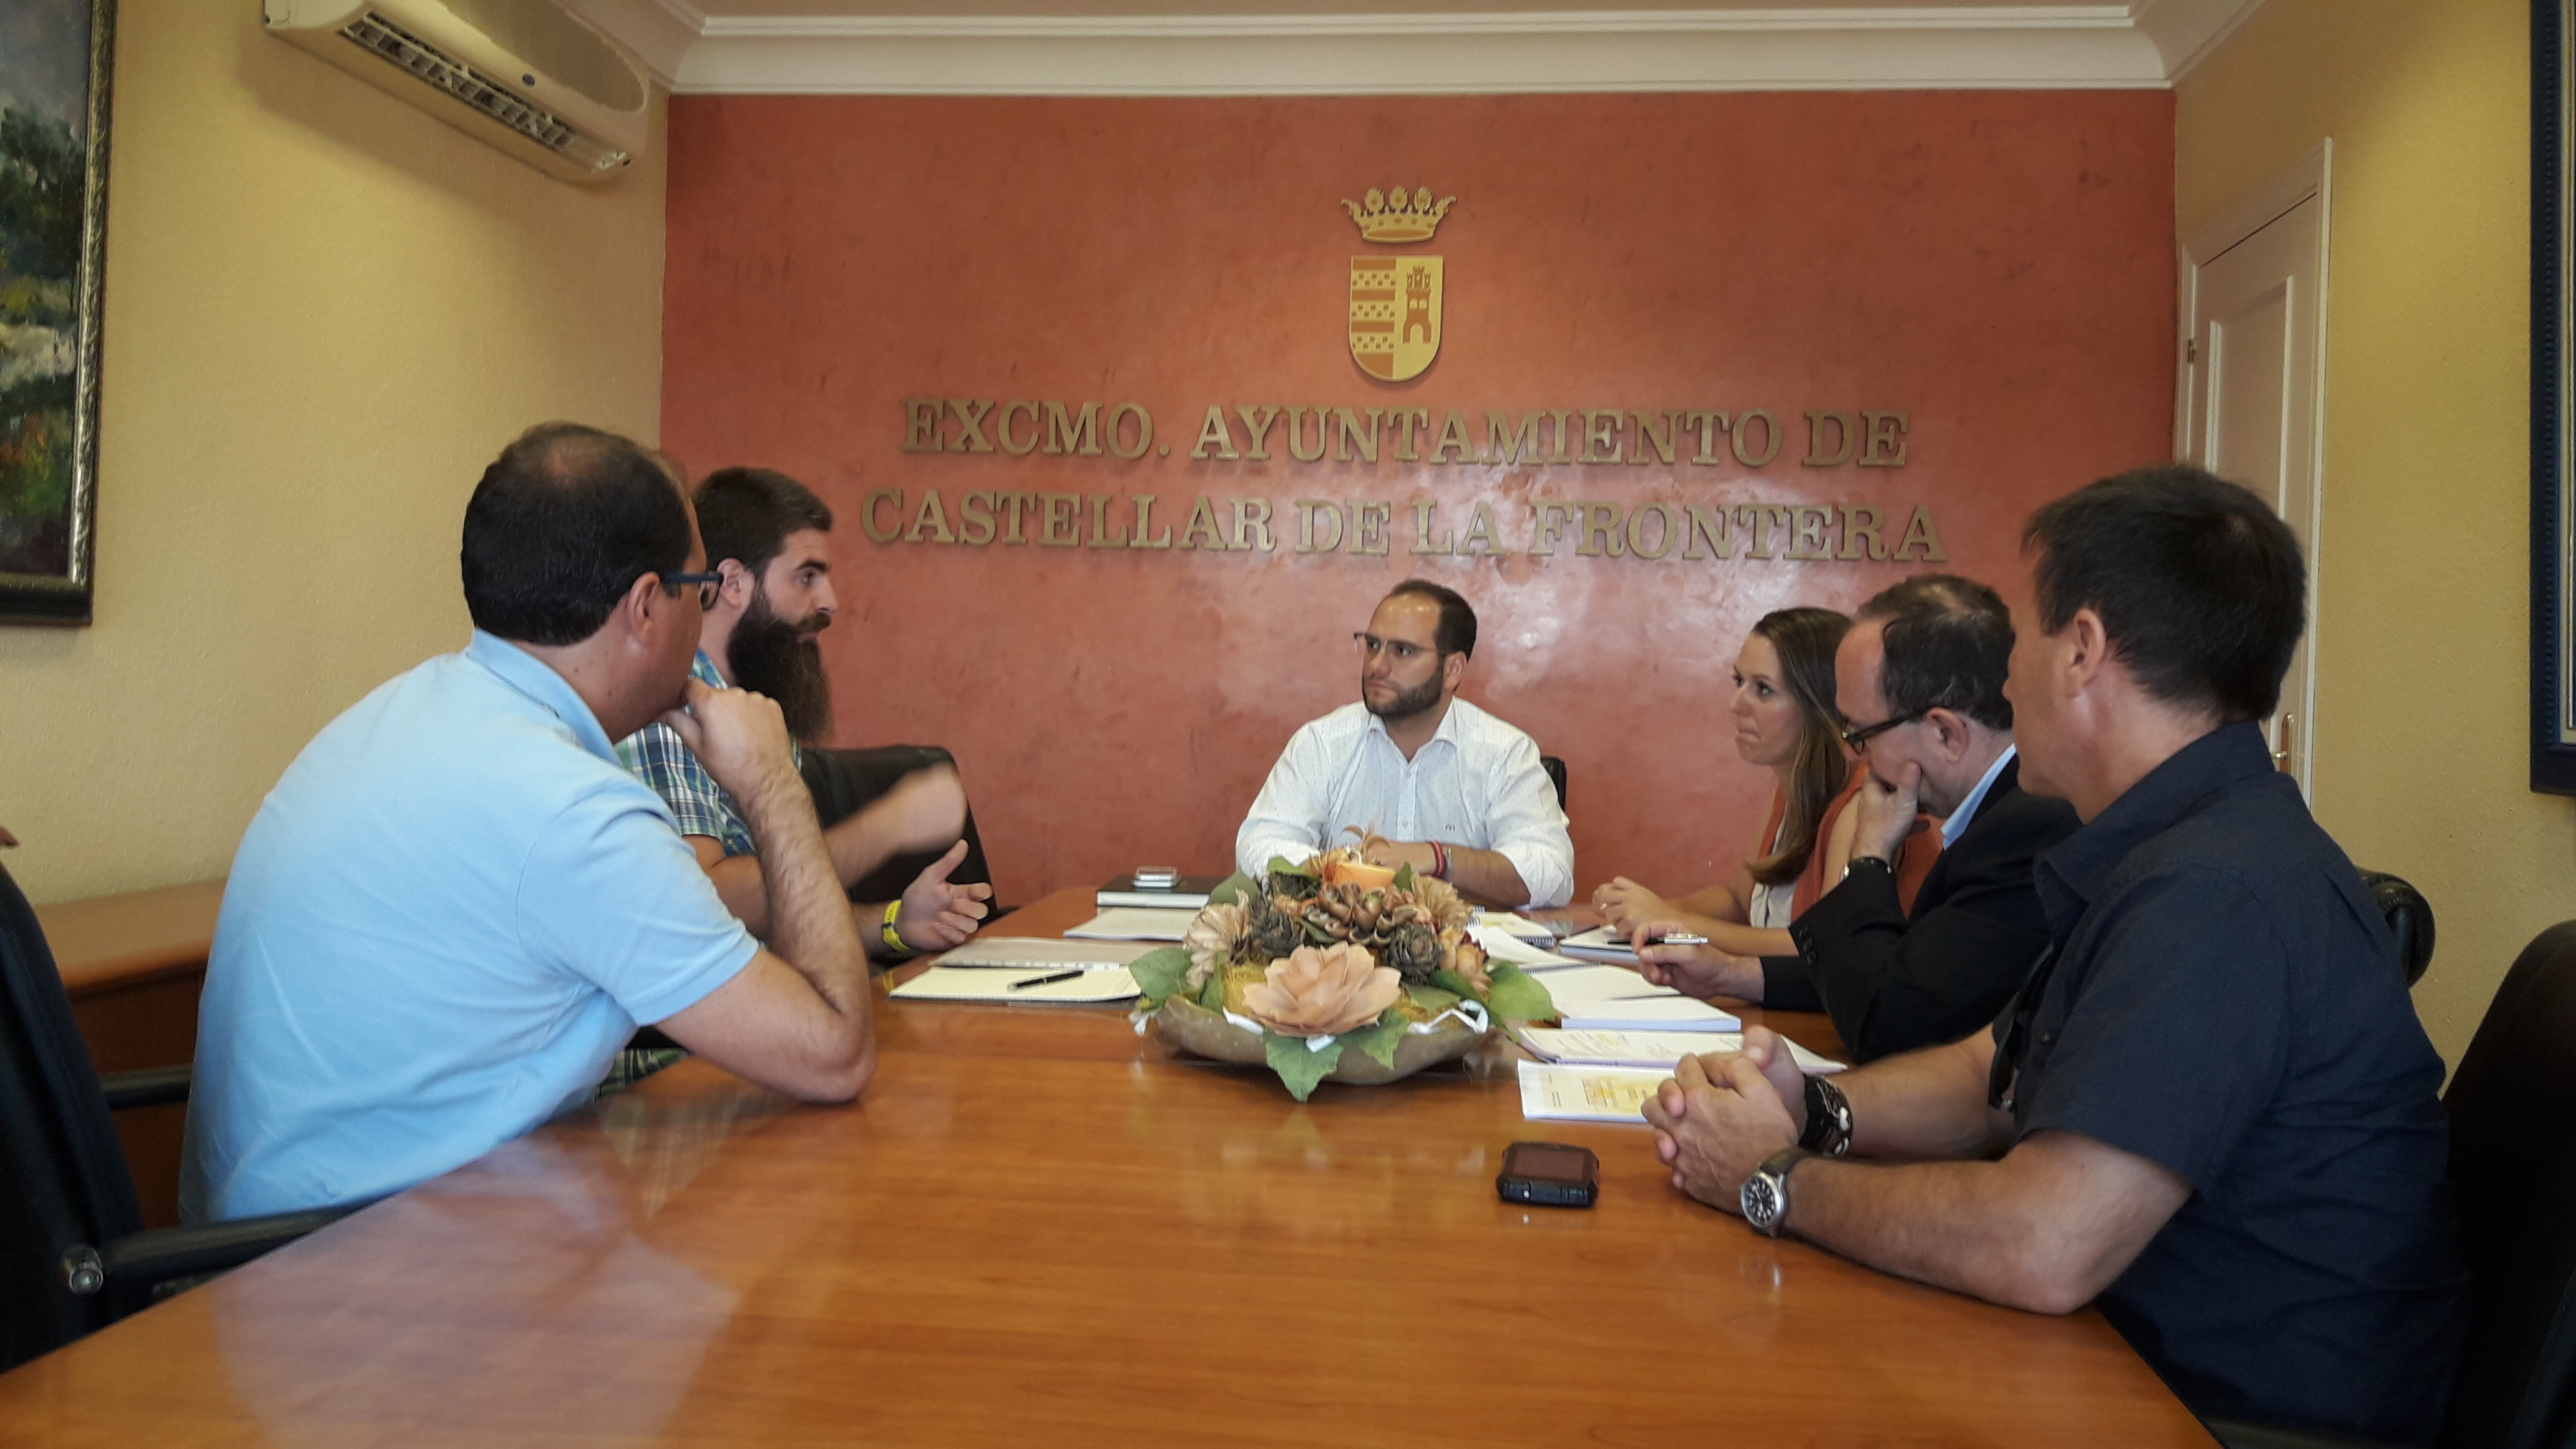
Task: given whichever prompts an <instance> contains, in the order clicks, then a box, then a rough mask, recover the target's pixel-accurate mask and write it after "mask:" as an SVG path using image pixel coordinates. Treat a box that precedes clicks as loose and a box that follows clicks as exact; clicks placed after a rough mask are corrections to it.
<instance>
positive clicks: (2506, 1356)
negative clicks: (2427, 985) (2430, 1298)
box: [2442, 921, 2576, 1449]
mask: <svg viewBox="0 0 2576 1449" xmlns="http://www.w3.org/2000/svg"><path fill="white" fill-rule="evenodd" d="M2442 1100H2443V1105H2444V1106H2445V1107H2447V1108H2448V1109H2449V1113H2450V1119H2451V1191H2452V1194H2453V1196H2454V1198H2455V1199H2456V1201H2457V1202H2458V1204H2459V1210H2460V1246H2461V1251H2462V1253H2463V1254H2464V1256H2466V1258H2467V1259H2468V1265H2469V1332H2468V1340H2467V1343H2466V1344H2465V1346H2464V1347H2463V1349H2462V1351H2461V1355H2460V1371H2459V1376H2458V1378H2457V1379H2455V1380H2454V1381H2453V1386H2452V1389H2451V1407H2450V1414H2449V1418H2448V1420H2447V1422H2446V1423H2445V1425H2444V1427H2443V1432H2442V1443H2443V1444H2444V1445H2446V1446H2453V1449H2528V1446H2538V1445H2543V1444H2548V1445H2557V1444H2564V1443H2566V1442H2567V1438H2568V1433H2569V1430H2570V1427H2571V1425H2570V1423H2569V1409H2570V1407H2571V1405H2570V1402H2569V1395H2568V1380H2569V1375H2570V1371H2571V1369H2576V1297H2571V1295H2570V1292H2569V1290H2570V1287H2571V1285H2576V1125H2571V1124H2576V921H2567V922H2562V923H2560V924H2559V925H2555V926H2552V927H2550V928H2549V929H2548V930H2546V931H2543V932H2541V933H2540V935H2539V936H2538V937H2537V938H2535V939H2534V940H2533V941H2532V943H2531V944H2530V945H2529V946H2527V947H2525V948H2524V949H2523V953H2522V957H2521V959H2519V960H2517V961H2515V962H2514V963H2513V970H2512V971H2511V972H2509V973H2508V974H2507V975H2506V976H2505V978H2504V985H2503V986H2501V987H2499V988H2497V990H2496V994H2495V1000H2494V1001H2493V1002H2492V1003H2490V1004H2489V1005H2488V1007H2487V1014H2486V1017H2485V1019H2484V1020H2482V1021H2480V1022H2479V1023H2478V1034H2477V1036H2476V1037H2474V1038H2473V1039H2471V1041H2470V1042H2469V1050H2468V1052H2467V1054H2466V1055H2464V1056H2462V1057H2461V1058H2460V1066H2459V1070H2458V1071H2456V1072H2454V1073H2453V1074H2452V1076H2451V1086H2450V1090H2449V1091H2448V1092H2446V1093H2445V1094H2444V1095H2443V1099H2442Z"/></svg>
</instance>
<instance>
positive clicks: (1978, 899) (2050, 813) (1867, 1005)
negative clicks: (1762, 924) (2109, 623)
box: [1762, 757, 2079, 1062]
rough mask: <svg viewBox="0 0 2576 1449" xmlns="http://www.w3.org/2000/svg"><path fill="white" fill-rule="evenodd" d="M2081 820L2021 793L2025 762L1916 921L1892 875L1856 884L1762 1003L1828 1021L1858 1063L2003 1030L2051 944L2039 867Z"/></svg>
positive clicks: (2003, 783)
mask: <svg viewBox="0 0 2576 1449" xmlns="http://www.w3.org/2000/svg"><path fill="white" fill-rule="evenodd" d="M2078 823H2079V822H2078V821H2077V820H2076V818H2075V809H2074V807H2073V806H2070V805H2068V804H2067V803H2066V802H2065V801H2063V800H2043V799H2041V798H2040V797H2038V796H2036V795H2032V794H2029V793H2027V792H2026V791H2024V790H2023V789H2022V788H2021V760H2020V759H2019V758H2018V757H2016V758H2015V759H2014V760H2013V761H2012V762H2011V763H2009V764H2007V765H2005V766H2004V768H2003V772H2002V773H2001V774H1999V775H1997V776H1995V783H1994V786H1993V787H1992V788H1991V789H1989V790H1987V791H1986V798H1985V799H1984V800H1982V801H1980V802H1978V805H1977V813H1976V815H1975V817H1974V818H1972V819H1971V820H1969V822H1968V828H1967V830H1966V831H1965V832H1963V833H1962V834H1961V835H1960V836H1959V842H1958V844H1956V845H1953V846H1951V847H1950V848H1949V849H1947V850H1944V851H1942V852H1941V856H1940V858H1939V859H1938V860H1936V861H1934V862H1933V863H1932V871H1931V873H1930V874H1929V875H1927V876H1925V877H1924V878H1923V888H1922V890H1920V891H1918V892H1917V893H1916V894H1915V897H1914V911H1913V914H1912V915H1911V916H1910V917H1909V916H1908V915H1907V914H1906V913H1905V912H1904V911H1902V910H1900V909H1898V908H1897V902H1896V881H1895V878H1894V877H1893V876H1891V875H1890V874H1889V873H1888V872H1886V871H1883V870H1866V871H1861V872H1859V873H1858V874H1855V875H1851V876H1847V877H1845V878H1844V879H1843V881H1842V883H1841V884H1840V885H1837V886H1835V887H1834V888H1833V889H1832V890H1831V891H1828V892H1826V893H1825V897H1824V899H1822V900H1820V901H1818V902H1816V903H1815V904H1814V905H1813V906H1810V907H1808V908H1807V913H1806V914H1805V915H1803V916H1800V917H1799V918H1798V919H1797V920H1795V921H1792V922H1791V923H1790V924H1789V938H1790V939H1791V940H1793V941H1795V942H1797V943H1798V954H1797V955H1795V956H1770V957H1765V958H1764V959H1763V962H1762V978H1763V996H1762V1004H1763V1005H1765V1006H1771V1007H1778V1008H1780V1009H1782V1010H1787V1011H1815V1010H1818V1009H1820V1008H1821V1009H1822V1010H1824V1011H1825V1012H1826V1013H1828V1014H1830V1015H1831V1016H1832V1017H1833V1019H1834V1030H1835V1031H1836V1032H1837V1033H1839V1034H1840V1035H1841V1037H1842V1039H1843V1046H1844V1047H1845V1048H1846V1049H1848V1050H1849V1051H1850V1052H1851V1054H1852V1059H1853V1060H1854V1061H1862V1062H1866V1061H1869V1060H1872V1059H1873V1058H1877V1057H1883V1056H1891V1055H1894V1054H1895V1053H1897V1052H1902V1051H1911V1050H1913V1049H1914V1048H1916V1047H1920V1046H1931V1045H1933V1044H1935V1043H1938V1042H1950V1041H1957V1040H1958V1039H1959V1038H1961V1037H1963V1036H1967V1035H1969V1034H1970V1033H1972V1032H1974V1031H1976V1030H1977V1028H1979V1027H1981V1026H1988V1025H1991V1024H1992V1023H1993V1022H1994V1019H1995V1017H1996V1015H1997V1014H1998V1013H2000V1012H2001V1011H2002V1010H2003V1008H2004V1004H2005V1003H2006V1002H2008V1001H2010V1000H2011V999H2012V997H2013V993H2014V992H2016V991H2018V990H2020V989H2021V983H2022V977H2023V976H2024V975H2025V974H2027V973H2028V971H2029V969H2030V963H2031V962H2032V961H2034V960H2036V959H2038V956H2039V953H2040V951H2041V950H2042V949H2043V948H2044V947H2046V946H2047V945H2048V922H2047V920H2046V919H2045V918H2044V917H2043V916H2042V915H2041V914H2040V909H2039V891H2038V889H2037V888H2036V887H2035V886H2033V885H2032V884H2031V874H2030V869H2031V862H2032V861H2033V860H2034V859H2036V858H2037V857H2038V855H2039V853H2040V852H2041V851H2044V850H2046V849H2048V848H2049V847H2050V846H2053V845H2055V844H2057V843H2058V842H2059V841H2061V840H2064V839H2065V838H2066V837H2068V836H2070V835H2072V834H2074V833H2075V829H2076V826H2077V824H2078Z"/></svg>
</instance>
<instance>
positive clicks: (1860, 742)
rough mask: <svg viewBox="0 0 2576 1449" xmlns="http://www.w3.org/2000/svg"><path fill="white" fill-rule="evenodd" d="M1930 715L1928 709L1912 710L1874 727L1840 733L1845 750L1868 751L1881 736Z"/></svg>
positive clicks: (1868, 726)
mask: <svg viewBox="0 0 2576 1449" xmlns="http://www.w3.org/2000/svg"><path fill="white" fill-rule="evenodd" d="M1930 713H1931V711H1930V710H1927V709H1918V710H1911V711H1908V712H1907V713H1904V714H1900V715H1898V716H1896V717H1895V718H1894V719H1883V720H1880V721H1879V722H1878V723H1876V724H1874V725H1863V726H1861V727H1860V728H1858V729H1848V730H1843V731H1840V733H1841V735H1842V737H1843V748H1844V749H1847V750H1858V749H1866V748H1868V746H1869V742H1870V741H1871V740H1874V739H1877V738H1878V737H1879V736H1880V735H1883V734H1885V733H1887V732H1888V731H1889V730H1892V729H1894V728H1896V727H1897V726H1898V725H1909V724H1912V723H1914V722H1915V721H1916V720H1918V719H1921V718H1923V716H1925V715H1927V714H1930Z"/></svg>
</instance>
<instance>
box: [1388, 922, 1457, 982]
mask: <svg viewBox="0 0 2576 1449" xmlns="http://www.w3.org/2000/svg"><path fill="white" fill-rule="evenodd" d="M1441 957H1442V952H1441V949H1440V933H1439V932H1438V931H1436V930H1434V929H1432V928H1431V927H1430V926H1429V925H1427V924H1425V923H1423V922H1421V921H1409V922H1407V923H1405V924H1404V925H1400V926H1398V927H1396V928H1395V932H1394V934H1393V935H1391V936H1390V937H1388V939H1387V942H1386V944H1385V945H1383V946H1381V947H1379V948H1378V953H1377V959H1378V964H1380V965H1382V966H1392V967H1394V968H1395V969H1396V973H1397V974H1398V975H1400V976H1402V977H1403V978H1404V979H1405V980H1407V981H1417V982H1418V981H1428V980H1430V979H1431V973H1432V972H1434V971H1437V970H1439V969H1440V962H1441Z"/></svg>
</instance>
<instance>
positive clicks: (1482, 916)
mask: <svg viewBox="0 0 2576 1449" xmlns="http://www.w3.org/2000/svg"><path fill="white" fill-rule="evenodd" d="M1475 920H1476V924H1477V925H1479V926H1490V927H1492V928H1493V929H1494V930H1496V931H1499V932H1501V933H1503V934H1504V935H1509V936H1518V937H1519V938H1521V939H1522V940H1524V941H1536V942H1537V943H1538V944H1540V945H1542V946H1544V945H1546V944H1547V943H1548V942H1550V941H1553V940H1555V939H1556V933H1555V932H1553V931H1550V930H1549V929H1548V928H1547V927H1545V926H1543V925H1540V924H1539V923H1538V922H1536V921H1533V920H1531V919H1530V918H1529V917H1527V916H1524V915H1522V914H1520V913H1519V912H1518V911H1489V910H1486V909H1485V908H1484V907H1482V906H1478V907H1477V908H1476V918H1475Z"/></svg>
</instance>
